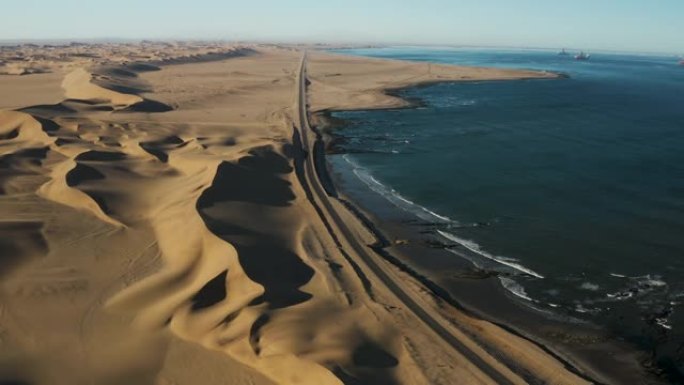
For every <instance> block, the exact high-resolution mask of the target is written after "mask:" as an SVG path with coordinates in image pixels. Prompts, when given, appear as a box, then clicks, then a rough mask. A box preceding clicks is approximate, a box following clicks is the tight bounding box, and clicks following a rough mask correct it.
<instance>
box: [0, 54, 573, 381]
mask: <svg viewBox="0 0 684 385" xmlns="http://www.w3.org/2000/svg"><path fill="white" fill-rule="evenodd" d="M119 49H120V48H119ZM127 49H128V51H130V50H132V49H130V48H127ZM159 49H163V48H159ZM56 51H58V50H56ZM128 51H127V52H128ZM94 52H96V53H97V55H95V56H96V57H107V55H108V54H109V55H112V56H114V55H115V54H114V53H112V52H108V48H107V47H98V49H96V50H94ZM301 57H302V52H301V51H298V50H295V49H291V48H288V49H285V48H276V47H267V46H261V47H252V48H230V49H227V50H226V51H225V52H223V51H222V53H213V54H210V55H209V56H201V57H197V56H194V57H193V56H187V55H185V56H183V55H181V56H179V57H178V58H173V57H166V58H165V59H164V60H162V61H160V60H156V59H154V58H152V59H150V60H147V61H142V60H135V61H130V62H126V61H118V62H116V63H105V60H94V61H92V62H89V64H90V65H89V66H85V67H77V68H60V69H55V72H53V73H41V74H32V75H24V76H14V75H0V90H1V91H0V108H1V109H2V110H0V212H2V218H0V254H1V255H2V259H0V274H1V278H2V279H1V281H0V383H8V384H9V383H12V384H93V383H95V384H112V385H113V384H159V385H161V384H260V385H261V384H312V385H319V384H341V383H344V384H454V383H464V384H466V383H467V384H471V383H473V384H475V383H484V384H493V383H497V382H501V381H504V383H511V384H522V383H526V382H532V381H537V382H539V383H553V384H577V383H585V382H586V381H585V380H584V379H583V378H581V377H580V376H579V375H578V374H576V373H575V372H574V371H571V370H569V369H568V368H567V367H566V364H564V363H562V362H559V361H558V360H556V359H555V358H553V357H551V356H550V355H548V354H547V353H545V352H544V351H543V350H542V349H541V348H539V347H538V346H536V345H534V344H533V343H531V342H529V341H527V340H525V339H523V338H520V337H517V336H514V335H511V334H509V333H507V332H505V331H504V330H503V329H501V328H499V327H498V326H495V325H493V324H490V323H488V322H485V321H481V320H477V319H475V318H472V317H470V316H468V315H466V314H463V313H461V312H460V311H458V310H457V309H453V308H451V307H449V306H447V305H445V304H443V303H441V302H439V301H438V300H437V299H436V298H434V297H433V296H432V295H431V294H430V293H429V291H428V290H426V289H425V288H423V287H422V286H421V285H420V284H419V283H418V282H416V281H415V280H413V279H412V278H411V277H409V276H408V275H406V274H404V273H402V272H401V271H399V270H398V269H396V268H395V267H393V266H392V265H390V264H388V263H385V262H382V261H380V262H379V263H383V265H382V266H385V268H386V269H387V271H389V273H388V274H391V275H392V276H395V277H399V278H400V279H401V280H402V281H403V283H404V284H405V286H406V290H407V291H408V292H410V294H409V295H410V296H411V297H412V298H414V299H415V301H417V302H418V303H420V304H421V306H424V307H426V308H431V309H433V310H434V313H435V317H439V319H440V321H439V322H440V323H441V324H443V325H445V326H444V327H445V328H446V329H448V330H449V331H450V332H452V333H453V334H454V336H455V337H454V338H457V339H458V340H459V341H460V344H462V345H463V346H465V347H466V348H467V351H469V352H471V354H472V355H473V357H477V360H474V359H473V357H466V356H465V355H464V353H462V352H463V350H459V349H454V348H453V347H452V346H450V345H449V344H448V343H446V342H445V341H444V340H442V339H441V338H439V336H438V335H437V334H435V333H434V331H433V330H432V329H430V328H428V327H427V326H426V324H425V323H423V322H422V321H421V320H420V319H419V317H417V316H416V315H415V314H414V313H412V312H411V311H410V310H409V309H408V308H407V307H406V306H405V305H404V304H403V303H402V301H401V300H399V298H398V297H397V296H395V295H394V294H393V293H392V292H391V290H389V289H388V288H387V287H386V286H385V285H383V283H382V281H381V280H379V279H378V277H377V276H376V275H375V274H373V271H372V269H369V267H368V265H367V264H366V263H364V261H363V260H362V259H359V258H357V257H356V256H355V255H354V253H353V252H352V251H350V250H351V249H346V246H345V245H346V244H345V241H344V240H340V239H339V238H337V236H336V234H335V233H334V232H332V233H331V229H330V227H329V226H330V225H327V226H326V224H325V223H324V222H323V219H322V217H321V216H320V213H319V212H317V209H316V202H318V204H320V203H321V202H320V200H321V199H325V198H321V197H314V196H312V195H311V191H310V190H309V188H308V187H307V186H306V185H305V184H304V183H303V180H305V179H302V178H303V175H302V172H303V171H302V168H301V167H302V164H301V163H298V162H301V160H302V159H303V157H305V156H306V154H305V153H303V149H304V148H303V147H302V144H301V142H300V141H301V140H302V139H301V137H300V136H299V135H300V134H299V132H301V131H298V130H296V127H300V124H301V122H299V118H298V117H297V114H298V113H297V108H298V93H297V90H298V89H299V82H300V79H299V73H300V60H301ZM168 64H174V65H168ZM34 65H35V63H34ZM307 68H308V70H307V71H308V72H307V79H308V81H309V82H310V85H309V93H310V96H309V103H310V109H311V110H312V111H314V112H316V111H324V110H331V109H350V108H386V107H393V106H404V105H406V103H407V102H406V101H403V100H400V99H397V98H396V97H394V96H391V95H389V94H387V93H386V92H385V90H386V89H390V88H396V87H404V86H408V85H412V84H419V83H424V82H433V81H444V80H477V79H519V78H536V77H552V76H554V75H551V74H544V73H534V72H527V71H506V70H486V69H474V68H464V67H449V66H437V65H433V66H429V65H425V64H420V63H407V62H393V61H382V60H375V59H360V58H348V57H340V56H334V55H328V54H323V53H311V54H309V59H308V64H307ZM36 77H40V78H36ZM37 79H39V80H37ZM43 80H44V81H43ZM302 81H303V80H302ZM300 128H301V127H300ZM331 204H332V205H333V207H335V208H336V210H337V211H338V215H339V216H340V217H341V218H343V219H344V221H345V223H347V224H348V226H349V227H350V228H351V229H352V231H353V232H354V234H355V235H356V236H357V237H358V239H360V240H361V242H364V243H365V244H370V243H373V242H374V240H373V238H372V235H371V234H370V233H369V232H368V231H367V230H366V228H365V227H364V226H363V225H362V224H361V223H360V222H359V221H358V219H356V218H355V217H354V216H353V214H351V213H350V212H348V211H346V210H345V209H344V207H343V206H342V205H341V204H340V203H339V202H336V201H331ZM485 366H486V369H484V367H485ZM493 374H495V376H494V375H493ZM495 377H496V379H495ZM497 379H502V380H497Z"/></svg>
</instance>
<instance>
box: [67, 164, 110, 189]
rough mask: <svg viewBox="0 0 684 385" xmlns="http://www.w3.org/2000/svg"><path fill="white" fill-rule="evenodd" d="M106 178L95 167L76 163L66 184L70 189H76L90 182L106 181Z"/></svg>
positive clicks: (68, 175) (68, 174)
mask: <svg viewBox="0 0 684 385" xmlns="http://www.w3.org/2000/svg"><path fill="white" fill-rule="evenodd" d="M104 178H105V176H104V174H102V173H101V172H99V171H97V170H96V169H94V168H93V167H90V166H86V165H84V164H81V163H76V167H74V168H73V169H71V171H69V172H68V173H67V174H66V183H67V186H69V187H75V186H78V185H80V184H81V183H83V182H85V181H89V180H99V179H104Z"/></svg>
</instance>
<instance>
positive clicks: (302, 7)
mask: <svg viewBox="0 0 684 385" xmlns="http://www.w3.org/2000/svg"><path fill="white" fill-rule="evenodd" d="M0 7H1V8H0V9H1V10H2V17H1V19H0V20H2V23H0V40H10V39H85V38H149V39H157V38H174V39H231V40H232V39H247V40H255V39H259V40H275V41H307V42H311V41H316V42H364V43H404V44H436V45H438V44H454V45H494V46H516V47H521V46H527V47H569V48H583V49H612V50H630V51H660V52H672V53H680V54H681V53H684V0H563V1H560V0H413V1H403V0H365V1H362V0H345V1H326V0H286V1H275V0H271V1H267V0H240V1H230V0H229V1H225V0H224V1H219V0H165V1H161V0H136V1H133V0H110V1H101V0H87V1H86V0H59V1H54V0H33V1H31V0H23V1H8V2H3V3H2V4H0Z"/></svg>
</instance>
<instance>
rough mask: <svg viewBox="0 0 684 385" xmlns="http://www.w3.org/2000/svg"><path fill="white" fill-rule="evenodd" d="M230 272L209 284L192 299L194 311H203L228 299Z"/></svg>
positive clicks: (220, 275) (218, 276) (215, 278)
mask: <svg viewBox="0 0 684 385" xmlns="http://www.w3.org/2000/svg"><path fill="white" fill-rule="evenodd" d="M227 275H228V270H225V271H223V272H221V273H220V274H219V275H217V276H216V277H214V278H213V279H211V280H210V281H209V282H207V283H206V284H205V285H204V286H203V287H202V288H201V289H200V291H198V292H197V294H195V296H194V297H193V298H192V300H191V302H192V310H193V311H197V310H202V309H205V308H208V307H211V306H213V305H216V304H217V303H219V302H221V301H223V300H224V299H226V294H227V293H226V277H227Z"/></svg>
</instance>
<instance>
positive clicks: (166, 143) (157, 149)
mask: <svg viewBox="0 0 684 385" xmlns="http://www.w3.org/2000/svg"><path fill="white" fill-rule="evenodd" d="M183 143H185V142H184V141H183V139H181V138H179V137H177V136H175V135H171V136H167V137H166V138H164V139H161V140H153V141H147V142H140V147H142V149H143V150H145V151H147V152H148V153H149V154H150V155H152V156H154V157H156V158H157V159H159V160H160V161H161V162H163V163H166V162H168V160H169V154H168V151H169V150H170V149H172V148H174V147H178V146H179V145H181V144H183Z"/></svg>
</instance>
